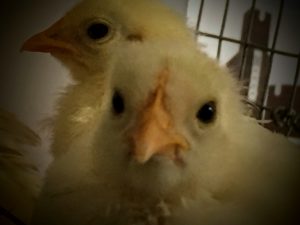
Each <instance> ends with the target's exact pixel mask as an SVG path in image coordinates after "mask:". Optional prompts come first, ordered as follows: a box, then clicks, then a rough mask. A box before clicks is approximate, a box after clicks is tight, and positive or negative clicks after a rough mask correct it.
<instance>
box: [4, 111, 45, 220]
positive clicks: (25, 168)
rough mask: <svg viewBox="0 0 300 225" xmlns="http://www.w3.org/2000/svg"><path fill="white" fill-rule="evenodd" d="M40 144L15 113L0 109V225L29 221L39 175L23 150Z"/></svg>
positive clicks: (37, 191)
mask: <svg viewBox="0 0 300 225" xmlns="http://www.w3.org/2000/svg"><path fill="white" fill-rule="evenodd" d="M39 143H40V138H39V136H38V135H37V134H36V133H35V132H33V131H32V130H31V129H30V128H28V127H27V126H25V125H24V124H23V123H22V122H20V121H19V120H18V119H17V118H16V116H15V115H13V114H11V113H9V112H7V111H5V110H3V109H0V168H1V170H0V184H1V185H0V208H1V212H0V214H1V217H0V223H1V224H4V225H5V224H10V223H8V221H10V222H15V223H16V224H21V223H26V224H29V222H30V218H31V214H32V208H33V204H34V202H35V201H36V198H37V196H38V193H39V190H40V186H41V176H40V174H39V172H38V169H37V168H36V167H35V166H34V163H31V162H30V159H28V158H26V156H25V155H26V150H28V148H29V147H30V146H37V145H38V144H39Z"/></svg>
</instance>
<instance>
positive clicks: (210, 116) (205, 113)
mask: <svg viewBox="0 0 300 225" xmlns="http://www.w3.org/2000/svg"><path fill="white" fill-rule="evenodd" d="M216 115H217V107H216V103H215V101H209V102H206V103H205V104H203V105H202V106H201V107H200V108H199V110H198V111H197V114H196V117H197V119H198V120H199V121H200V122H202V123H205V124H209V123H212V122H213V121H214V120H215V118H216Z"/></svg>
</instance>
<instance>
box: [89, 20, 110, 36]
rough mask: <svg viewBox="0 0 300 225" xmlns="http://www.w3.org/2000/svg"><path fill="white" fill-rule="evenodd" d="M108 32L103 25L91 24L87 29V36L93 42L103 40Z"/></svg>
mask: <svg viewBox="0 0 300 225" xmlns="http://www.w3.org/2000/svg"><path fill="white" fill-rule="evenodd" d="M109 32H110V27H109V26H108V24H105V23H93V24H91V25H90V26H89V27H88V29H87V35H88V36H89V37H90V38H91V39H93V40H100V39H103V38H105V37H106V36H107V35H108V34H109Z"/></svg>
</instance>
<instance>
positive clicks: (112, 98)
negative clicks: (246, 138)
mask: <svg viewBox="0 0 300 225" xmlns="http://www.w3.org/2000/svg"><path fill="white" fill-rule="evenodd" d="M178 45H180V44H178V43H176V44H170V43H164V44H161V45H159V44H157V43H156V44H155V45H152V44H143V45H141V44H140V43H129V44H128V46H127V47H124V48H122V49H121V50H120V52H119V56H118V57H117V58H118V59H117V60H116V61H115V64H116V65H118V66H116V67H113V69H112V72H111V76H109V78H108V79H107V81H106V83H105V87H104V95H103V98H102V105H101V107H100V109H99V113H96V114H97V115H99V119H98V122H97V123H98V125H97V126H98V127H97V128H96V131H95V135H94V136H93V138H92V149H93V150H92V154H94V157H93V161H94V162H95V166H96V167H99V169H96V171H101V173H103V171H105V172H104V173H109V174H110V175H109V176H110V177H117V178H116V179H115V180H117V181H118V182H120V184H122V185H125V186H126V185H128V186H130V188H134V189H136V190H143V191H145V190H148V191H149V193H152V194H153V193H155V194H158V195H160V194H162V193H165V192H172V190H175V189H178V188H183V186H184V185H191V186H194V187H196V186H197V185H196V186H195V185H194V184H193V185H192V183H194V182H201V183H202V185H203V188H204V189H205V188H210V189H212V188H213V187H217V186H219V184H220V183H218V184H217V182H222V181H224V180H225V177H227V176H226V173H229V172H230V171H229V168H232V162H233V161H234V156H232V155H231V154H232V151H233V150H232V151H231V150H230V144H231V141H232V140H231V137H230V132H228V130H230V129H234V125H233V124H234V123H239V122H238V121H239V120H241V119H242V118H243V117H242V113H243V107H242V104H241V103H240V97H239V95H238V94H237V91H238V88H237V85H236V84H235V82H234V81H233V80H232V79H231V78H230V77H229V75H228V74H227V72H226V70H223V69H221V68H219V66H218V65H217V64H216V63H215V62H213V61H212V60H210V59H208V58H207V57H206V56H204V55H202V54H201V53H199V52H198V51H196V50H195V51H191V50H190V49H189V50H186V48H185V47H184V46H182V47H179V46H178ZM125 58H126V60H124V59H125ZM95 88H96V87H95ZM229 106H230V107H229ZM232 121H235V122H234V123H232ZM229 156H230V157H229ZM220 162H222V165H220ZM220 167H222V168H221V169H220ZM199 177H200V178H201V179H199ZM194 178H195V179H194ZM226 180H230V179H228V177H227V178H226ZM205 186H207V187H205ZM221 186H223V185H221ZM183 189H184V188H183ZM188 190H189V189H188Z"/></svg>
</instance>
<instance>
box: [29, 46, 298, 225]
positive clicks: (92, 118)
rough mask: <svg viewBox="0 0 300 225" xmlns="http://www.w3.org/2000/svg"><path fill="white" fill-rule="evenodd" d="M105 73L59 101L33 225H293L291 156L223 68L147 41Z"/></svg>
mask: <svg viewBox="0 0 300 225" xmlns="http://www.w3.org/2000/svg"><path fill="white" fill-rule="evenodd" d="M124 59H126V60H124ZM113 64H114V65H115V66H112V67H110V69H108V70H107V72H106V74H104V75H105V76H102V75H99V76H93V77H90V78H89V79H86V80H85V81H84V82H82V83H80V84H75V85H73V86H70V87H69V88H68V89H67V92H66V93H65V95H64V96H62V97H61V99H60V101H59V107H58V116H57V118H56V119H57V120H56V122H55V123H57V124H59V123H61V121H65V123H64V124H63V126H60V125H58V126H59V127H60V129H58V130H59V131H60V132H59V135H55V137H54V143H55V144H54V145H53V147H54V148H56V147H57V149H55V151H58V152H57V154H56V157H55V159H54V161H53V163H52V164H51V165H50V167H49V170H48V172H47V176H46V182H45V185H44V188H43V190H42V194H41V197H40V200H39V202H38V204H37V208H36V211H35V214H34V219H33V224H34V225H41V224H43V225H54V224H55V225H56V224H68V225H73V224H77V225H87V224H89V225H92V224H95V225H96V224H116V225H117V224H122V225H140V224H143V225H186V224H189V225H220V224H224V225H241V224H243V225H244V224H246V225H253V224H255V225H265V224H272V225H283V224H289V225H296V224H298V223H297V222H296V219H297V218H296V217H297V210H298V209H299V167H300V162H299V161H300V152H299V149H298V148H296V147H295V146H294V145H292V144H291V143H289V142H288V141H287V139H285V138H284V137H282V136H280V135H277V134H274V133H272V132H270V131H268V130H266V129H264V128H263V127H261V126H260V125H258V124H257V122H256V121H255V120H254V119H252V118H249V117H247V116H246V115H245V114H244V105H243V104H242V102H241V96H240V95H239V87H238V84H237V82H236V81H235V80H233V78H232V76H231V75H230V74H229V73H228V72H227V71H226V70H225V69H224V68H220V67H219V66H218V65H217V63H215V62H214V61H212V60H210V59H208V58H207V57H206V56H205V55H202V54H201V53H199V52H198V51H196V50H193V49H187V48H186V46H183V45H180V43H170V42H168V43H165V42H162V43H161V44H159V42H157V41H156V42H153V43H151V42H148V43H139V42H136V43H132V42H129V43H127V44H124V45H123V47H122V48H120V49H119V52H118V54H117V56H116V59H114V60H113ZM116 65H117V66H116ZM103 77H105V79H104V81H103ZM99 85H100V86H101V88H99Z"/></svg>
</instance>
